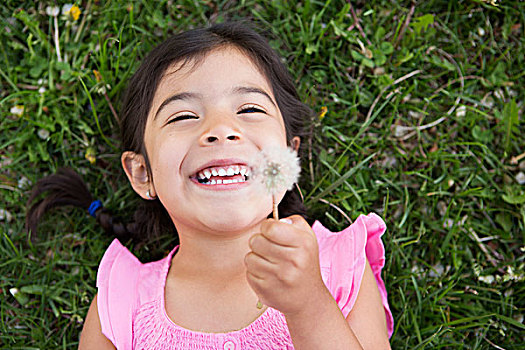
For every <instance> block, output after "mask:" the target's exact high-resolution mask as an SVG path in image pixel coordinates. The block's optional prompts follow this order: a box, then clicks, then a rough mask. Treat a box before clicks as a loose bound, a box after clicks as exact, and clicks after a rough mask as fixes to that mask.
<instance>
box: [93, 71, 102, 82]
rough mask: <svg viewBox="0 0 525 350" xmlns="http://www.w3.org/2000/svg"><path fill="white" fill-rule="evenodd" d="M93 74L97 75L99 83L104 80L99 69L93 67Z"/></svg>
mask: <svg viewBox="0 0 525 350" xmlns="http://www.w3.org/2000/svg"><path fill="white" fill-rule="evenodd" d="M93 75H94V76H95V79H96V80H97V83H100V82H101V81H102V74H100V72H99V71H98V70H96V69H93Z"/></svg>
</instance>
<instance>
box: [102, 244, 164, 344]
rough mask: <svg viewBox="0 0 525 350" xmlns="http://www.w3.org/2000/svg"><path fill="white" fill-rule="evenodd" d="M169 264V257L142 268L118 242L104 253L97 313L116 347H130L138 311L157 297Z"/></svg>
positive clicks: (105, 332)
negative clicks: (127, 345) (135, 316)
mask: <svg viewBox="0 0 525 350" xmlns="http://www.w3.org/2000/svg"><path fill="white" fill-rule="evenodd" d="M169 256H171V254H170V255H169ZM167 263H168V257H166V258H164V259H162V260H158V261H155V262H150V263H146V264H143V263H142V262H140V261H139V259H137V257H135V255H133V254H132V253H131V252H130V251H129V250H128V249H127V248H126V247H124V246H123V245H122V244H121V243H120V242H119V241H118V240H117V239H115V240H113V242H112V243H111V244H110V246H109V247H108V249H107V250H106V252H105V253H104V256H103V257H102V260H101V262H100V265H99V268H98V273H97V288H98V295H97V309H98V315H99V319H100V325H101V328H102V333H103V334H104V335H105V336H106V337H107V338H108V339H109V340H111V341H112V342H113V344H115V346H117V347H118V345H119V344H128V343H129V341H130V336H131V334H132V330H131V327H132V321H133V317H134V314H135V311H136V310H137V309H138V307H139V306H140V305H141V304H143V303H146V302H148V301H151V300H153V299H154V298H155V297H156V296H157V294H158V292H159V291H160V290H161V289H160V285H162V275H163V272H164V270H165V269H167V268H168V267H169V266H167V265H168V264H167Z"/></svg>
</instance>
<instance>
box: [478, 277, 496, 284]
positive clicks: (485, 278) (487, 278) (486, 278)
mask: <svg viewBox="0 0 525 350" xmlns="http://www.w3.org/2000/svg"><path fill="white" fill-rule="evenodd" d="M478 280H480V281H481V282H484V283H487V284H491V283H494V280H495V278H494V276H492V275H488V276H479V277H478Z"/></svg>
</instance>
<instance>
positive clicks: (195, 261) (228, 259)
mask: <svg viewBox="0 0 525 350" xmlns="http://www.w3.org/2000/svg"><path fill="white" fill-rule="evenodd" d="M259 226H260V224H258V225H256V226H254V227H252V228H251V229H249V230H244V231H241V232H228V233H227V236H226V235H225V234H220V233H203V232H193V230H191V229H189V228H187V227H180V225H179V226H178V227H177V231H178V232H179V238H180V246H179V249H178V251H177V254H175V256H174V258H173V260H172V267H174V266H175V268H174V269H172V270H174V271H176V273H177V275H182V276H184V275H188V276H202V278H207V279H212V280H213V279H215V278H219V279H225V278H226V279H227V278H239V277H242V278H245V273H246V268H245V266H244V257H245V256H246V254H248V253H249V251H250V247H249V244H248V241H249V239H250V238H251V237H252V235H253V234H255V233H257V232H259Z"/></svg>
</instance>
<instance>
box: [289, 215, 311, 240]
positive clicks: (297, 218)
mask: <svg viewBox="0 0 525 350" xmlns="http://www.w3.org/2000/svg"><path fill="white" fill-rule="evenodd" d="M286 219H287V220H290V221H291V222H292V225H294V226H295V227H297V228H298V229H302V230H304V231H308V232H310V233H312V234H313V235H314V236H315V233H314V231H313V230H312V227H311V226H310V224H309V223H308V222H307V221H306V220H305V219H304V218H303V217H302V216H301V215H292V216H289V217H287V218H286Z"/></svg>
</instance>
